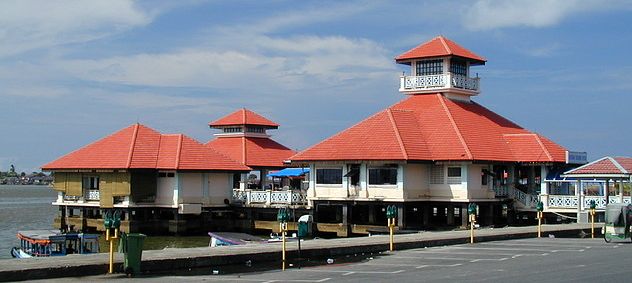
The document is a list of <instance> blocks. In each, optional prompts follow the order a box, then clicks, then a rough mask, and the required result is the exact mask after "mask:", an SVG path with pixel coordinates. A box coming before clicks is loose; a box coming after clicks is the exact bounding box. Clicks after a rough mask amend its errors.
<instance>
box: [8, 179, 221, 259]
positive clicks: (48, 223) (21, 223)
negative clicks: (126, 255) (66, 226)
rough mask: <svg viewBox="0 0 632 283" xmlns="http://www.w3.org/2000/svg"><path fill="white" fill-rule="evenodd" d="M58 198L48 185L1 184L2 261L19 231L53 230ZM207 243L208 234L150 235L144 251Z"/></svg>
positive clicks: (12, 245) (14, 244)
mask: <svg viewBox="0 0 632 283" xmlns="http://www.w3.org/2000/svg"><path fill="white" fill-rule="evenodd" d="M56 198H57V192H55V191H53V190H52V189H51V188H49V187H48V186H7V185H0V259H4V258H11V254H10V253H11V248H12V247H15V246H18V245H19V244H20V243H19V242H18V240H17V238H16V234H17V232H18V230H41V229H53V226H52V224H53V219H54V218H55V216H56V215H57V212H58V210H57V207H56V206H53V205H51V203H52V202H53V201H54V200H55V199H56ZM100 240H101V241H100V242H101V251H102V252H104V251H107V246H106V242H105V240H104V239H100ZM208 242H209V237H208V236H207V235H199V236H187V237H175V236H149V237H147V239H146V240H145V244H144V247H143V249H145V250H156V249H163V248H186V247H205V246H207V245H208Z"/></svg>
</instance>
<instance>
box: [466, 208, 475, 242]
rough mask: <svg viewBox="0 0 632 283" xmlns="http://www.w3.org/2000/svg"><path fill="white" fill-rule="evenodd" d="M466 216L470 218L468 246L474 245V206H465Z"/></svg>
mask: <svg viewBox="0 0 632 283" xmlns="http://www.w3.org/2000/svg"><path fill="white" fill-rule="evenodd" d="M467 214H468V215H469V216H470V244H474V224H476V204H475V203H470V204H469V205H468V206H467Z"/></svg>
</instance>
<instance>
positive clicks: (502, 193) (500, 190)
mask: <svg viewBox="0 0 632 283" xmlns="http://www.w3.org/2000/svg"><path fill="white" fill-rule="evenodd" d="M494 193H495V194H496V197H506V196H509V187H508V186H500V187H494Z"/></svg>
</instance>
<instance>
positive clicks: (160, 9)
mask: <svg viewBox="0 0 632 283" xmlns="http://www.w3.org/2000/svg"><path fill="white" fill-rule="evenodd" d="M631 4H632V1H630V0H620V1H619V0H613V1H604V0H602V1H593V0H541V1H534V0H507V1H496V0H475V1H472V0H463V1H282V0H272V1H235V0H232V1H197V0H183V1H155V0H154V1H126V0H108V1H70V0H59V1H53V0H41V1H33V0H3V1H1V2H0V123H1V124H0V125H1V131H0V171H7V170H8V167H9V166H10V164H15V166H16V170H17V171H19V172H20V171H25V172H31V171H38V170H39V168H40V167H41V166H42V165H44V164H46V163H48V162H50V161H52V160H54V159H56V158H58V157H61V156H62V155H64V154H67V153H69V152H71V151H73V150H76V149H78V148H80V147H82V146H84V145H87V144H89V143H91V142H93V141H96V140H98V139H100V138H103V137H105V136H107V135H109V134H111V133H114V132H116V131H117V130H119V129H122V128H125V127H127V126H129V125H131V124H134V123H137V122H138V123H141V124H144V125H147V126H149V127H151V128H154V129H156V130H158V131H161V132H163V133H183V134H186V135H188V136H191V137H193V138H195V139H197V140H198V141H200V142H206V141H208V140H210V139H212V137H213V133H216V131H215V130H211V129H209V128H208V123H209V122H211V121H213V120H216V119H218V118H220V117H222V116H224V115H227V114H229V113H231V112H233V111H235V110H237V109H239V108H242V107H246V108H248V109H250V110H253V111H255V112H257V113H259V114H261V115H263V116H265V117H267V118H269V119H271V120H273V121H275V122H277V123H278V124H280V125H281V126H280V128H279V129H278V130H273V131H269V133H271V134H272V135H273V138H274V139H275V140H277V141H279V142H281V143H282V144H284V145H286V146H288V147H290V148H292V149H296V150H301V149H305V148H307V147H309V146H311V145H313V144H315V143H317V142H319V141H321V140H323V139H325V138H327V137H329V136H331V135H333V134H335V133H337V132H339V131H341V130H344V129H346V128H348V127H349V126H351V125H354V124H356V123H357V122H359V121H361V120H363V119H365V118H366V117H368V116H370V115H372V114H374V113H375V112H378V111H380V110H381V109H384V108H386V107H388V106H389V105H391V104H393V103H395V102H397V101H399V100H401V99H404V98H405V96H404V95H403V94H400V93H399V92H398V84H399V76H400V75H401V73H402V72H403V71H406V72H407V73H408V72H409V70H408V67H407V66H403V65H402V66H399V65H397V64H396V63H395V62H394V58H395V57H396V56H397V55H399V54H401V53H403V52H405V51H407V50H409V49H411V48H413V47H415V46H417V45H418V44H420V43H423V42H425V41H428V40H430V39H432V38H433V37H435V36H437V35H443V36H445V37H447V38H449V39H451V40H453V41H455V42H457V43H458V44H460V45H462V46H464V47H465V48H468V49H469V50H472V51H473V52H475V53H476V54H478V55H481V56H483V57H485V58H486V59H487V64H486V65H485V66H477V67H475V68H473V69H472V72H474V73H477V74H478V76H479V77H481V93H480V95H479V96H477V97H475V98H474V99H473V100H475V101H477V102H478V103H480V104H482V105H484V106H485V107H487V108H489V109H491V110H493V111H495V112H497V113H499V114H501V115H503V116H505V117H506V118H508V119H510V120H512V121H514V122H516V123H517V124H519V125H521V126H523V127H525V128H527V129H529V130H532V131H534V132H537V133H540V134H542V135H544V136H546V137H548V138H550V139H551V140H553V141H555V142H557V143H559V144H561V145H562V146H564V147H566V148H567V149H569V150H571V151H587V152H588V158H589V160H594V159H597V158H600V157H602V156H606V155H610V156H632V142H631V141H632V131H630V125H629V124H628V123H627V122H628V121H630V110H629V109H630V106H631V105H632V78H631V76H630V73H632V56H631V55H630V54H631V53H630V46H632V28H630V26H632V5H631Z"/></svg>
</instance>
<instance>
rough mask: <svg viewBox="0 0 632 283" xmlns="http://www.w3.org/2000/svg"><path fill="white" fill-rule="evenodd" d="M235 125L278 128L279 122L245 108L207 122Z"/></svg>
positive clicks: (220, 125) (212, 125) (217, 124)
mask: <svg viewBox="0 0 632 283" xmlns="http://www.w3.org/2000/svg"><path fill="white" fill-rule="evenodd" d="M237 125H257V126H265V127H268V128H274V129H276V128H278V127H279V124H277V123H275V122H272V121H270V120H268V119H267V118H265V117H263V116H261V115H259V114H257V113H255V112H252V111H250V110H248V109H246V108H242V109H239V110H237V111H235V112H233V113H231V114H228V115H226V116H224V117H222V118H220V119H218V120H216V121H213V122H211V123H209V126H211V127H223V126H237Z"/></svg>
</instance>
